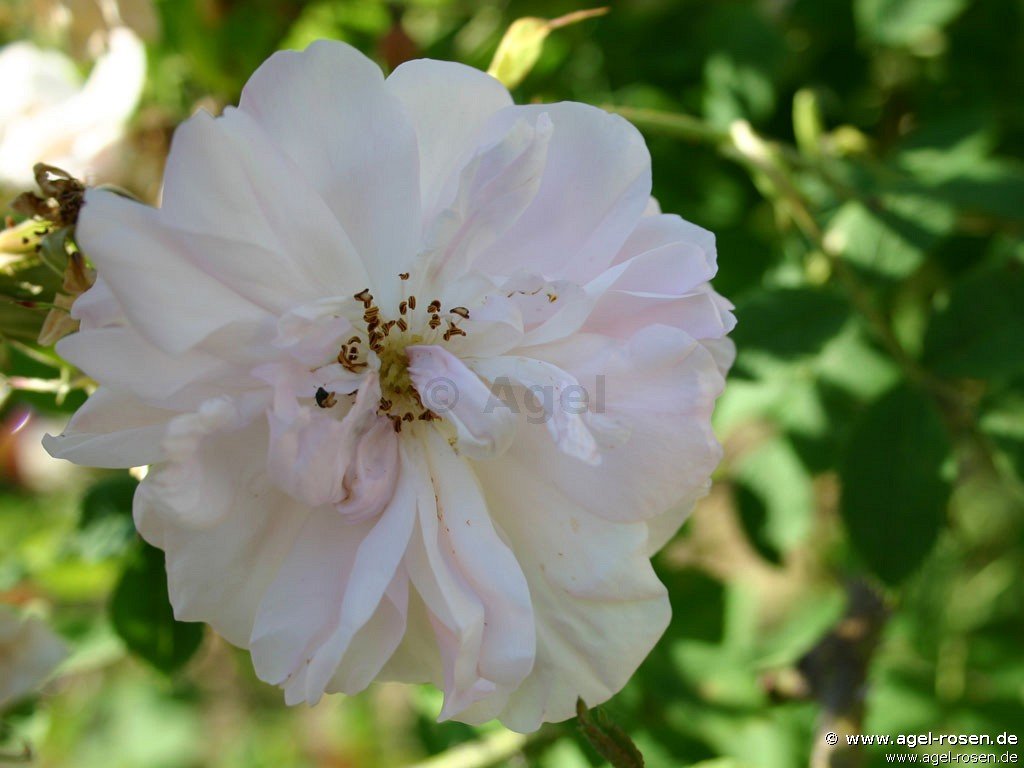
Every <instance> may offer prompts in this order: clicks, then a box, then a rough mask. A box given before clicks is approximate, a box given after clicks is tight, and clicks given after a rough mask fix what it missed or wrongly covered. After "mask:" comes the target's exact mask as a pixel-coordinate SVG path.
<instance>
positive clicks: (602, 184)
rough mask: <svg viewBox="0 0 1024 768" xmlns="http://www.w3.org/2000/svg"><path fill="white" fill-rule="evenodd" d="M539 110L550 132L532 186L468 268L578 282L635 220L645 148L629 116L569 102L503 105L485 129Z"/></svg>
mask: <svg viewBox="0 0 1024 768" xmlns="http://www.w3.org/2000/svg"><path fill="white" fill-rule="evenodd" d="M541 113H547V114H548V116H549V117H550V118H551V122H552V124H553V125H554V131H553V133H552V137H551V142H550V144H549V146H548V152H547V163H546V165H545V168H544V176H543V178H542V180H541V185H540V189H539V190H538V192H537V194H536V195H535V196H534V198H533V201H532V203H531V204H530V206H529V207H528V208H527V209H526V211H525V212H524V213H523V215H522V216H521V217H519V219H518V221H517V222H516V223H515V224H514V225H513V226H512V227H511V229H509V230H508V231H507V232H506V233H505V235H504V236H503V237H502V238H501V240H500V242H498V243H495V244H494V245H493V246H492V247H491V248H489V249H488V251H487V252H486V253H484V254H483V255H481V256H480V258H479V259H477V261H476V263H475V267H476V268H477V269H480V270H482V271H484V272H489V273H491V274H497V275H509V274H512V273H513V272H515V271H516V270H518V269H522V270H525V271H527V272H533V273H537V274H541V275H545V276H547V277H549V278H551V279H567V280H575V281H577V282H581V283H582V282H586V281H587V280H589V279H590V278H592V277H593V276H594V275H596V274H598V273H599V272H600V271H601V270H603V269H605V268H606V267H607V266H608V265H609V264H610V263H611V262H612V259H613V258H614V257H615V255H616V253H618V251H619V249H620V247H621V246H622V244H623V243H624V242H625V241H626V238H627V237H628V236H629V234H630V232H631V231H632V230H633V228H634V227H635V226H636V224H637V221H638V220H639V219H640V216H641V215H642V213H643V211H644V208H645V207H646V205H647V201H648V197H649V195H650V191H651V163H650V155H649V153H648V152H647V147H646V145H645V144H644V140H643V137H642V136H641V135H640V133H639V132H638V131H637V130H636V128H634V127H633V126H632V125H630V124H629V122H627V121H626V120H624V119H622V118H621V117H618V116H616V115H610V114H608V113H606V112H603V111H602V110H600V109H597V108H595V107H590V106H586V105H584V104H576V103H572V102H563V103H559V104H542V105H532V106H522V107H508V108H507V109H504V110H502V111H501V112H499V113H497V114H496V115H495V116H494V118H493V119H492V121H491V123H490V125H489V126H488V128H487V129H486V130H487V131H489V132H493V133H492V134H489V135H494V134H500V133H502V132H504V131H505V130H507V129H508V126H510V125H512V124H513V123H515V122H516V121H518V120H521V119H524V118H525V119H527V120H530V119H531V118H535V117H536V116H537V115H539V114H541Z"/></svg>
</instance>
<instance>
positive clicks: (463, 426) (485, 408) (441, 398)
mask: <svg viewBox="0 0 1024 768" xmlns="http://www.w3.org/2000/svg"><path fill="white" fill-rule="evenodd" d="M405 351H406V354H407V355H408V357H409V377H410V378H411V379H412V383H413V386H414V387H416V391H417V392H418V393H419V395H420V400H421V401H422V402H423V405H424V406H425V407H426V408H428V409H430V410H431V411H433V412H434V413H436V414H438V415H439V416H441V417H443V418H444V419H445V420H446V421H447V422H448V423H450V424H451V425H452V426H454V427H455V430H456V434H457V437H458V449H459V452H460V453H463V454H465V455H466V456H473V457H475V458H485V457H489V456H498V455H501V454H502V453H503V452H504V451H505V450H506V449H507V448H508V446H509V444H510V443H511V442H512V438H513V437H514V436H515V428H516V418H515V415H514V414H512V413H511V412H510V411H509V409H508V408H505V407H503V406H502V404H501V401H500V400H498V399H497V398H495V397H494V396H493V395H492V394H491V390H490V388H489V387H488V386H487V385H486V384H484V382H482V381H481V380H480V377H479V376H477V375H476V374H475V373H473V371H471V370H470V369H469V368H467V367H466V365H465V363H463V362H462V361H461V360H459V358H457V357H455V355H453V354H452V353H451V352H449V351H448V350H447V349H445V348H443V347H438V346H433V345H431V346H410V347H406V350H405Z"/></svg>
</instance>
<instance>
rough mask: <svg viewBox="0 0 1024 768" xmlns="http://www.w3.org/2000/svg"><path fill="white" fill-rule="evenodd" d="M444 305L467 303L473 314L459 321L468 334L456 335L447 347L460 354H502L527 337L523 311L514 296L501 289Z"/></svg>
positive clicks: (475, 355)
mask: <svg viewBox="0 0 1024 768" xmlns="http://www.w3.org/2000/svg"><path fill="white" fill-rule="evenodd" d="M443 306H446V307H447V306H464V307H466V308H467V309H468V310H469V317H468V318H465V319H463V320H461V321H460V322H459V327H460V328H461V329H462V330H464V331H465V332H466V335H465V336H454V337H452V339H451V341H449V342H448V345H447V348H448V349H450V350H451V352H452V354H454V355H455V356H456V357H459V358H467V357H490V356H492V355H500V354H502V353H504V352H507V351H508V350H510V349H512V348H513V347H515V346H517V345H519V344H520V343H521V342H522V339H523V315H522V313H521V312H520V310H519V307H518V306H517V305H516V303H515V302H514V301H512V299H510V298H508V297H507V296H504V295H502V294H500V293H488V294H485V295H484V296H482V297H480V296H474V297H472V298H465V297H464V298H461V299H460V298H456V299H454V300H451V301H447V302H445V303H444V304H443Z"/></svg>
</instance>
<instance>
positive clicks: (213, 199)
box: [160, 107, 368, 312]
mask: <svg viewBox="0 0 1024 768" xmlns="http://www.w3.org/2000/svg"><path fill="white" fill-rule="evenodd" d="M160 214H161V220H162V221H163V222H164V223H165V224H166V225H167V226H170V227H174V228H176V229H179V230H181V231H183V232H187V233H189V234H190V235H191V237H190V238H189V242H190V243H191V244H192V245H193V246H194V253H195V261H196V263H197V264H198V265H199V266H200V267H201V268H202V269H204V270H205V271H207V272H209V273H210V274H212V275H214V276H216V277H217V278H218V279H219V280H220V281H221V282H223V283H225V284H226V285H230V286H232V288H234V289H235V290H236V291H237V292H238V293H240V294H241V295H243V296H245V297H247V298H248V299H250V300H251V301H253V302H254V303H256V304H258V305H259V306H261V307H265V308H267V309H269V310H271V311H274V312H281V311H284V310H287V309H288V308H290V307H294V306H295V305H296V304H299V303H304V302H310V301H313V300H315V299H318V298H321V297H322V296H324V295H325V293H341V294H351V293H354V292H356V291H358V290H360V289H361V288H363V287H365V286H366V284H367V282H366V281H367V279H368V278H367V276H366V271H365V269H364V268H363V264H362V262H361V260H360V259H359V256H358V254H357V253H356V251H355V248H354V246H353V245H352V243H351V242H350V240H349V237H348V234H347V233H346V232H345V230H344V229H343V228H342V226H341V224H340V223H339V222H338V220H337V219H336V218H335V216H334V214H333V212H332V211H331V209H330V208H329V207H328V206H327V203H326V202H325V201H324V200H323V198H322V197H321V196H320V193H319V192H318V191H317V190H316V189H314V188H313V186H312V185H311V182H310V180H309V179H308V178H306V176H305V173H304V171H303V170H302V169H300V168H299V167H298V166H296V165H295V164H294V163H293V162H292V161H291V160H290V159H289V158H288V157H287V156H285V155H284V154H283V152H282V150H281V149H280V148H278V147H277V146H276V145H275V144H274V143H273V142H272V140H271V139H270V137H268V136H267V134H266V133H265V132H264V131H263V129H262V128H261V127H260V125H259V124H258V123H257V122H256V121H255V120H254V119H253V117H252V116H251V115H249V114H248V113H247V112H244V111H242V110H237V109H233V108H230V107H229V108H228V109H226V110H225V112H224V114H223V115H222V116H221V117H218V118H213V117H211V116H210V115H208V114H207V113H205V112H198V113H197V114H195V115H194V116H193V117H192V118H190V119H189V120H187V121H186V122H185V123H183V124H182V125H181V127H180V128H178V130H177V132H176V133H175V135H174V142H173V143H172V145H171V152H170V155H169V156H168V159H167V169H166V171H165V177H164V191H163V203H162V208H161V209H160Z"/></svg>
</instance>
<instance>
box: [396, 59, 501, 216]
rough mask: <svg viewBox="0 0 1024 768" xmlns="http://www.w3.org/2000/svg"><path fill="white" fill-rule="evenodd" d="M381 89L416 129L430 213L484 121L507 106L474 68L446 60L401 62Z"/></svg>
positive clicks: (495, 85) (497, 87) (497, 88)
mask: <svg viewBox="0 0 1024 768" xmlns="http://www.w3.org/2000/svg"><path fill="white" fill-rule="evenodd" d="M387 88H388V90H389V91H391V93H393V94H394V95H395V96H396V97H397V98H398V100H399V101H400V102H401V103H402V107H403V108H404V109H405V112H406V114H407V115H408V116H409V121H410V122H411V123H412V126H413V128H414V129H415V131H416V141H417V144H418V145H419V156H420V191H421V199H422V201H423V211H424V212H429V211H432V210H434V209H435V207H436V203H437V197H438V195H439V194H440V191H441V187H442V185H443V184H444V183H445V182H446V181H448V179H449V178H450V177H451V176H452V174H454V173H455V172H456V171H457V170H458V164H459V162H460V160H461V159H462V158H463V157H464V156H465V155H466V153H467V150H468V149H469V148H470V147H471V146H472V140H473V137H474V135H475V134H476V133H477V132H478V131H479V130H480V129H481V128H482V127H483V125H484V124H485V123H486V122H487V119H488V118H489V117H491V115H493V114H494V113H495V112H497V111H498V110H499V109H502V108H503V107H507V106H510V105H511V104H512V97H511V96H510V95H509V93H508V91H507V90H506V89H505V86H503V85H502V84H501V83H499V82H498V81H497V80H495V79H494V78H493V77H491V76H490V75H488V74H485V73H484V72H481V71H480V70H478V69H473V68H472V67H467V66H465V65H463V64H456V63H454V62H450V61H431V60H428V59H419V60H417V61H407V62H405V63H404V64H402V65H401V66H399V67H398V68H397V69H396V70H395V71H394V72H392V73H391V74H390V75H389V76H388V79H387Z"/></svg>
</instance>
